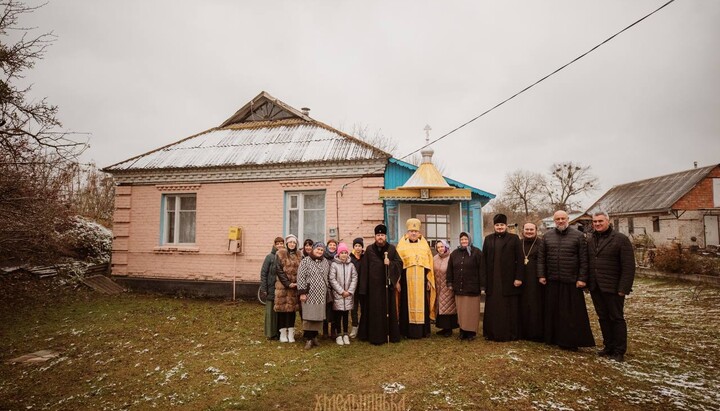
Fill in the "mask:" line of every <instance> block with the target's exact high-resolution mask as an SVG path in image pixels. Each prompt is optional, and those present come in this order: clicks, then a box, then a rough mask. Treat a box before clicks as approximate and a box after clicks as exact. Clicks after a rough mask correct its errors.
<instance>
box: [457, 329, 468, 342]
mask: <svg viewBox="0 0 720 411" xmlns="http://www.w3.org/2000/svg"><path fill="white" fill-rule="evenodd" d="M466 338H467V331H464V330H460V335H458V339H459V340H464V339H466Z"/></svg>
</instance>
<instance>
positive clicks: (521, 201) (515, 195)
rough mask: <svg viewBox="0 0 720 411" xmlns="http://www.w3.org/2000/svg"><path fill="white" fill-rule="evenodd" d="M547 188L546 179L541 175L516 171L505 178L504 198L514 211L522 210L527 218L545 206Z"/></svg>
mask: <svg viewBox="0 0 720 411" xmlns="http://www.w3.org/2000/svg"><path fill="white" fill-rule="evenodd" d="M545 186H546V183H545V178H544V177H543V176H542V175H541V174H539V173H533V172H530V171H526V170H516V171H514V172H512V173H508V174H507V175H506V176H505V189H504V190H503V192H502V197H503V199H504V201H505V202H506V203H507V204H508V205H509V206H510V207H511V208H512V209H513V210H515V211H517V210H520V211H522V212H523V213H525V216H526V217H527V216H529V215H530V213H531V212H533V211H538V210H539V209H540V208H541V206H542V205H543V201H544V200H545V191H544V187H545Z"/></svg>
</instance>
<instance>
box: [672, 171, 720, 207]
mask: <svg viewBox="0 0 720 411" xmlns="http://www.w3.org/2000/svg"><path fill="white" fill-rule="evenodd" d="M713 178H720V166H717V167H715V168H714V169H713V170H712V171H711V172H710V173H708V175H707V176H706V177H705V178H703V179H702V180H700V182H699V183H698V184H696V185H695V187H693V189H692V190H690V191H689V192H687V193H686V194H685V195H684V196H682V197H681V198H680V199H679V200H678V201H676V202H675V204H673V206H672V208H673V209H674V210H697V209H701V208H706V209H707V208H713V207H715V205H714V204H713Z"/></svg>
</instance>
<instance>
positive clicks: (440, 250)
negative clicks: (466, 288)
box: [433, 240, 458, 337]
mask: <svg viewBox="0 0 720 411" xmlns="http://www.w3.org/2000/svg"><path fill="white" fill-rule="evenodd" d="M435 250H436V251H437V254H435V257H433V272H435V289H436V290H437V304H435V306H436V307H437V309H438V312H437V315H436V317H435V327H437V328H440V331H438V332H437V334H438V335H442V336H443V337H449V336H451V335H452V333H453V329H455V328H458V317H457V309H456V306H455V293H453V291H452V289H451V288H450V287H448V286H447V282H446V273H447V266H448V261H450V258H449V257H450V246H449V245H448V244H447V243H446V242H445V241H443V240H438V242H437V243H435Z"/></svg>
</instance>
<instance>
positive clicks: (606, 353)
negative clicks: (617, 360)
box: [597, 347, 613, 357]
mask: <svg viewBox="0 0 720 411" xmlns="http://www.w3.org/2000/svg"><path fill="white" fill-rule="evenodd" d="M612 353H613V352H612V350H611V349H609V348H608V347H605V348H603V349H602V350H600V351H598V352H597V355H599V356H600V357H609V356H611V355H612Z"/></svg>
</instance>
